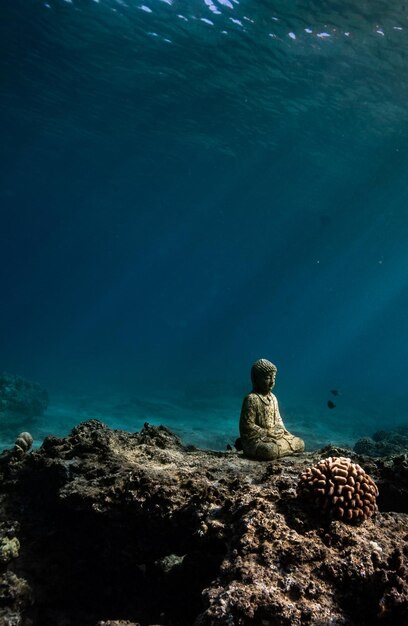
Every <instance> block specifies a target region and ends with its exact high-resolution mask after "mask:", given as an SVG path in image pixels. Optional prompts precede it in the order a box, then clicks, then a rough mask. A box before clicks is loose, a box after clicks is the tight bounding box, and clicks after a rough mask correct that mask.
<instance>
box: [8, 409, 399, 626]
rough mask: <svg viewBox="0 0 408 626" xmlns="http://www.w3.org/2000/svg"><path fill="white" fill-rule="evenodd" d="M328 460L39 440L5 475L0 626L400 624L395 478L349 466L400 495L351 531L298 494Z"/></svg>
mask: <svg viewBox="0 0 408 626" xmlns="http://www.w3.org/2000/svg"><path fill="white" fill-rule="evenodd" d="M339 452H340V454H339ZM322 455H326V456H327V455H329V456H332V457H333V456H335V455H337V456H342V455H343V453H342V451H335V450H334V449H325V450H324V451H319V452H315V453H308V454H304V455H302V456H301V457H293V458H284V459H281V460H279V461H277V462H273V463H259V462H256V461H251V460H249V459H246V458H244V457H243V456H242V454H240V453H237V452H233V451H230V452H225V453H222V452H211V451H202V450H197V449H195V448H192V447H184V446H183V445H182V444H181V442H180V440H179V439H178V438H177V437H176V436H175V435H173V434H172V433H171V432H170V431H169V430H167V429H166V428H164V427H153V426H149V425H147V424H146V425H145V427H144V428H143V429H142V430H141V431H140V432H138V433H126V432H123V431H114V430H111V429H109V428H107V427H106V426H104V425H103V424H101V423H100V422H98V421H96V420H91V421H89V422H85V423H83V424H80V425H79V426H77V427H76V428H74V429H73V431H72V432H71V433H70V435H69V436H67V437H64V438H57V437H47V438H46V439H45V440H44V443H43V445H42V447H41V448H40V449H35V450H33V451H31V452H29V453H28V454H24V455H22V456H21V457H18V458H15V457H13V458H10V460H9V462H4V463H2V464H0V540H3V538H5V539H6V541H5V542H4V545H5V546H7V545H10V543H11V544H13V545H14V547H16V548H17V543H16V542H13V538H16V539H17V540H18V542H19V544H20V547H19V550H18V556H17V550H16V551H14V553H13V550H11V551H10V550H9V551H7V554H8V556H7V558H8V559H9V560H8V562H7V563H1V562H0V623H4V624H13V625H15V626H28V624H30V626H78V625H81V626H136V625H137V624H140V625H141V626H151V625H153V624H155V625H157V624H160V625H162V626H192V625H194V626H225V625H227V624H228V625H230V626H260V625H262V626H272V624H273V626H311V625H313V626H328V625H330V624H331V625H333V624H336V625H337V626H373V625H374V626H380V625H381V626H391V625H392V626H405V624H407V623H408V583H407V577H406V570H405V568H406V566H407V559H408V516H407V514H406V513H403V512H396V511H401V510H402V509H403V507H404V506H406V503H404V502H403V501H402V500H403V499H404V498H405V496H406V494H405V492H404V491H403V484H404V481H406V474H405V471H406V469H405V466H404V464H403V463H402V461H398V458H397V459H396V460H395V461H394V459H393V458H389V459H382V460H381V462H380V461H378V460H376V459H372V458H367V457H365V458H363V457H357V456H356V455H353V453H351V454H350V457H351V459H352V462H353V463H354V462H355V463H359V464H360V465H361V467H364V469H365V470H366V472H367V473H369V474H370V475H371V476H373V477H374V478H375V481H376V483H377V484H378V485H379V486H380V489H381V494H383V493H387V485H388V484H393V485H394V486H395V485H397V486H399V489H400V490H399V491H398V490H397V491H395V492H394V493H393V496H394V501H393V502H391V501H383V503H382V506H381V496H380V498H379V503H380V511H379V512H378V513H377V514H376V515H375V516H372V517H370V518H369V519H367V520H366V521H365V523H364V524H361V525H354V526H353V525H348V524H344V523H343V522H342V521H341V520H336V519H331V518H330V517H326V516H325V515H322V512H321V509H319V508H316V507H312V506H309V504H308V503H307V501H304V500H303V499H300V498H298V496H297V493H296V486H297V483H298V477H299V474H300V473H303V472H305V471H306V468H307V467H310V466H315V465H318V463H319V461H320V460H321V458H322ZM405 484H406V482H405ZM398 494H400V496H401V501H399V500H398V497H399V495H398ZM386 502H388V504H390V506H392V508H390V509H388V510H387V509H386V508H385V504H386Z"/></svg>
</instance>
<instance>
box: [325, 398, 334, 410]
mask: <svg viewBox="0 0 408 626" xmlns="http://www.w3.org/2000/svg"><path fill="white" fill-rule="evenodd" d="M327 406H328V407H329V409H334V407H335V406H336V405H335V404H334V402H332V401H331V400H329V401H328V403H327Z"/></svg>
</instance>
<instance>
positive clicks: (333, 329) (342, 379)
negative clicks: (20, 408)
mask: <svg viewBox="0 0 408 626" xmlns="http://www.w3.org/2000/svg"><path fill="white" fill-rule="evenodd" d="M0 42H1V43H0V48H1V54H0V81H1V99H0V109H1V117H0V154H1V171H0V179H1V181H0V182H1V184H0V211H1V227H0V255H1V259H0V272H1V296H2V297H1V305H0V329H1V331H0V372H1V371H5V372H9V373H12V374H17V375H20V376H23V377H25V378H27V379H28V380H33V381H36V382H39V383H40V384H41V385H42V386H43V387H45V388H46V389H47V390H48V392H49V395H50V406H49V408H48V410H47V412H46V414H45V415H43V416H42V417H41V418H39V419H38V420H34V422H32V423H21V424H20V423H18V424H13V425H12V427H10V426H11V425H10V424H6V423H2V424H0V439H1V440H2V441H3V445H6V444H7V443H8V442H9V441H12V440H13V436H14V435H13V433H15V434H18V432H19V431H20V430H23V429H29V430H30V431H31V432H32V433H33V435H34V437H35V438H36V439H37V440H38V441H40V440H41V438H42V437H43V436H45V435H46V434H49V433H54V434H64V433H65V432H66V431H67V429H68V428H70V427H71V426H73V425H75V424H76V423H78V422H79V421H81V420H83V419H90V418H91V417H96V418H98V419H102V421H104V422H106V423H107V424H108V425H110V426H113V427H121V428H122V427H123V428H126V429H129V430H137V429H138V428H140V426H141V425H142V424H143V421H146V420H147V421H150V422H152V423H163V424H165V425H167V426H169V427H170V428H173V429H174V430H175V431H176V432H178V433H179V434H181V435H182V437H183V439H184V440H185V441H188V442H193V443H196V444H198V445H203V446H209V447H213V448H218V449H223V448H225V446H226V444H227V443H228V442H230V443H231V441H234V439H235V437H236V436H237V434H238V418H239V411H240V406H241V402H242V397H243V395H244V394H245V393H246V392H248V391H249V390H250V386H251V385H250V377H249V372H250V367H251V364H252V362H253V361H254V360H256V359H258V358H261V357H262V358H267V359H270V360H271V361H273V362H274V363H276V365H277V367H278V377H277V384H276V388H275V393H276V395H277V397H278V399H279V402H280V406H281V412H282V414H283V417H284V419H285V423H286V424H287V425H288V427H290V429H291V431H292V432H295V433H296V434H298V435H299V436H303V437H304V438H305V440H306V444H307V446H308V447H309V449H310V448H311V447H313V446H317V445H323V444H324V443H328V442H329V441H331V442H334V443H337V444H345V443H348V444H352V443H353V442H354V441H355V440H356V439H357V438H358V437H359V436H361V435H364V434H366V435H371V434H372V432H373V431H375V430H376V429H379V428H388V427H390V425H393V424H402V423H406V422H407V403H408V391H407V384H406V371H407V354H408V350H407V338H408V329H407V307H408V282H407V279H408V246H407V236H408V177H407V169H408V109H407V102H408V9H406V5H405V3H404V2H395V3H391V4H390V3H389V2H385V1H383V0H373V1H370V2H368V1H363V2H342V3H340V2H337V1H330V0H328V1H307V0H303V1H296V0H285V1H284V0H279V1H272V0H258V1H256V2H255V1H253V0H252V1H250V0H47V1H43V0H2V3H1V7H0ZM333 391H336V392H337V391H338V392H339V395H334V394H333ZM329 400H332V401H333V404H335V407H332V408H331V409H330V408H329V407H328V405H327V402H328V401H329Z"/></svg>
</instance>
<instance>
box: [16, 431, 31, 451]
mask: <svg viewBox="0 0 408 626" xmlns="http://www.w3.org/2000/svg"><path fill="white" fill-rule="evenodd" d="M32 445H33V437H32V435H30V433H28V432H24V433H20V434H19V436H18V437H17V439H16V443H15V444H14V454H17V455H19V456H21V455H23V454H25V453H26V452H28V450H29V449H30V448H31V446H32Z"/></svg>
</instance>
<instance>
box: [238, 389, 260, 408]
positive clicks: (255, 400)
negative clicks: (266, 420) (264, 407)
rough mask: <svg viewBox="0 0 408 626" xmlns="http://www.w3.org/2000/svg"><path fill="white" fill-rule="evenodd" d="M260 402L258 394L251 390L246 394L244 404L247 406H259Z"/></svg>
mask: <svg viewBox="0 0 408 626" xmlns="http://www.w3.org/2000/svg"><path fill="white" fill-rule="evenodd" d="M259 402H260V400H259V396H258V394H256V393H253V392H251V393H248V394H247V395H246V396H245V398H244V401H243V403H242V405H243V406H246V407H252V406H258V404H259Z"/></svg>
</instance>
